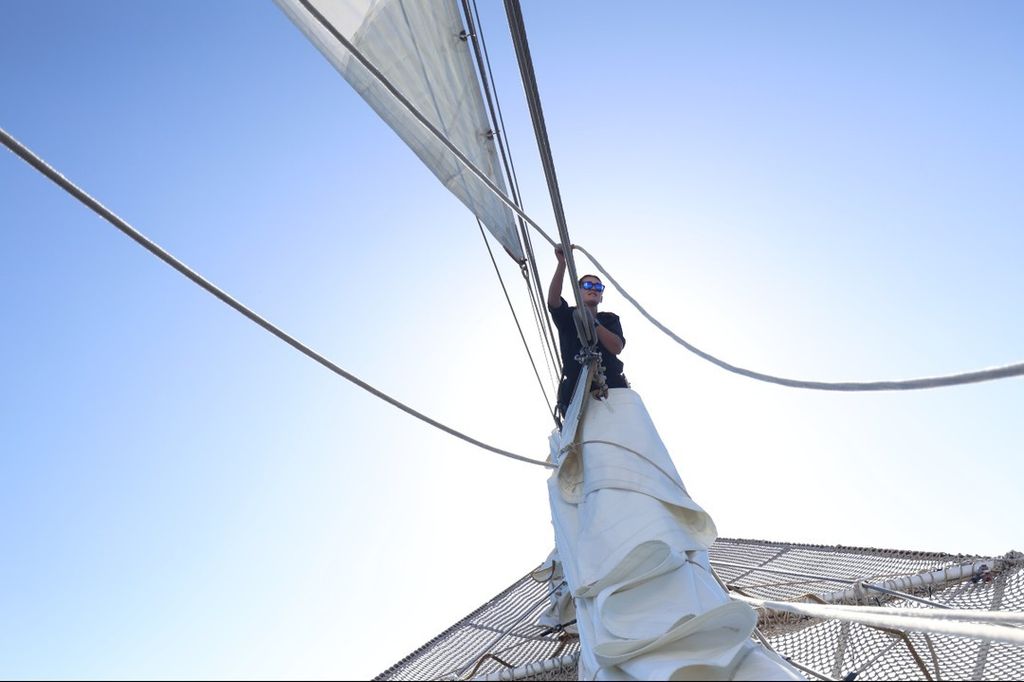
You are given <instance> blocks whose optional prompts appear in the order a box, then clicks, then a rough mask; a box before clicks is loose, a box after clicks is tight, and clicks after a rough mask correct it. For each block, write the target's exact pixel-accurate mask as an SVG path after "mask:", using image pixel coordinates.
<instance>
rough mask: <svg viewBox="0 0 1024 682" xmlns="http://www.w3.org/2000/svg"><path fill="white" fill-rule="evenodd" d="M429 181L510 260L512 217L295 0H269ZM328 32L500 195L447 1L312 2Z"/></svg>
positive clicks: (457, 22)
mask: <svg viewBox="0 0 1024 682" xmlns="http://www.w3.org/2000/svg"><path fill="white" fill-rule="evenodd" d="M275 2H276V3H277V5H278V6H279V7H280V8H281V9H282V10H284V12H285V13H286V14H287V15H288V17H289V18H290V19H291V20H292V22H294V23H295V25H296V26H298V27H299V29H301V30H302V32H303V33H305V34H306V37H307V38H309V40H310V41H311V42H312V43H313V44H314V45H316V47H317V48H318V49H319V50H320V52H322V53H323V55H324V56H325V57H327V59H328V60H330V62H331V63H332V64H333V65H334V67H335V68H336V69H337V70H338V71H339V72H340V73H341V75H342V76H344V77H345V80H347V81H348V82H349V84H351V85H352V87H353V88H355V90H356V92H358V93H359V94H360V95H361V96H362V97H363V99H365V100H366V101H367V103H369V105H370V106H371V107H373V109H374V111H376V112H377V114H378V115H379V116H380V117H381V118H382V119H384V121H385V122H386V123H387V124H388V125H389V126H391V128H392V129H393V130H394V131H395V132H396V133H398V136H399V137H401V138H402V140H403V141H404V142H405V143H406V144H407V145H409V147H410V148H411V149H412V150H413V151H414V152H415V153H416V155H417V156H418V157H419V158H420V159H421V160H422V161H423V163H425V164H426V165H427V167H428V168H430V170H431V171H433V173H434V175H436V176H437V177H438V179H439V180H440V181H441V182H442V184H444V186H445V187H447V188H448V189H449V190H450V191H451V192H452V193H453V194H454V195H455V196H456V197H458V198H459V199H460V200H461V201H462V203H463V204H465V205H466V207H467V208H469V210H471V211H472V212H473V213H474V214H475V215H476V216H477V217H478V218H479V219H480V221H481V222H482V223H483V224H484V225H485V226H486V227H487V228H488V230H489V231H490V232H491V234H492V235H494V237H495V239H497V240H498V241H499V243H501V245H502V246H503V247H504V248H505V250H506V251H507V252H508V253H509V255H511V256H512V257H513V258H515V259H516V260H518V261H522V260H523V258H524V257H523V251H522V248H521V246H520V243H519V239H518V236H517V234H516V228H515V219H514V216H513V213H512V211H511V210H510V209H509V208H508V206H506V205H505V204H504V203H503V202H502V201H501V200H500V199H498V198H497V197H496V196H495V195H494V193H493V192H492V191H491V190H490V189H489V188H488V187H487V186H486V185H485V184H484V183H483V182H482V181H481V180H480V179H479V178H477V177H476V176H475V175H473V174H472V173H471V172H470V171H468V170H467V169H466V168H465V167H463V165H462V163H461V162H460V161H459V160H458V158H457V157H456V156H455V155H454V154H453V153H452V152H451V151H450V150H449V149H447V148H446V147H445V146H444V145H443V144H442V143H441V142H440V141H439V140H438V139H437V138H436V137H435V136H434V135H433V134H432V133H431V132H430V131H429V130H427V129H426V128H425V127H424V126H423V125H422V124H421V123H420V122H419V121H417V120H416V118H415V117H414V116H413V115H412V114H411V113H409V111H408V110H407V109H406V108H405V106H403V105H402V104H401V103H400V102H399V101H398V100H397V99H395V97H394V96H393V95H392V94H391V93H390V92H388V91H387V89H386V88H385V87H384V86H383V85H382V84H381V83H380V81H379V80H378V79H377V78H375V77H374V76H373V74H371V73H370V72H369V71H368V70H367V69H366V68H365V67H364V66H363V65H362V64H361V63H360V62H359V61H358V60H356V59H355V58H354V57H352V55H351V54H350V53H349V52H348V50H346V49H345V47H344V46H343V45H342V44H341V43H339V42H338V40H337V39H336V38H335V37H334V36H332V35H331V34H330V33H329V32H328V31H327V29H326V28H324V27H323V26H322V25H321V24H320V22H319V21H317V19H316V18H315V17H314V16H313V15H312V14H310V13H309V12H308V11H307V10H306V9H305V7H303V6H302V4H300V3H299V1H298V0H275ZM310 4H311V5H313V6H314V7H316V9H317V11H318V12H320V13H321V14H322V15H323V16H324V17H325V18H326V19H327V20H328V21H329V22H330V23H331V25H332V26H334V28H335V29H336V30H337V31H338V32H339V33H341V34H342V35H343V36H345V38H346V39H348V40H349V41H351V42H352V44H353V45H354V46H355V47H356V49H358V50H359V52H361V53H362V54H363V55H364V56H365V57H366V58H367V59H368V60H369V61H370V63H371V64H373V65H374V67H376V68H377V69H378V70H379V71H380V72H381V73H382V74H384V76H385V78H387V80H388V81H389V82H390V83H391V84H392V85H394V86H395V87H396V88H397V89H398V90H399V91H400V92H401V93H402V95H403V96H404V97H405V98H406V99H408V100H409V102H411V103H412V104H413V105H414V106H415V107H416V109H417V110H418V111H419V112H420V113H422V114H423V115H424V116H425V117H426V118H427V120H429V121H430V122H431V123H432V124H433V125H434V126H436V127H437V128H438V130H440V131H441V132H443V133H444V135H445V136H446V137H447V138H448V139H449V140H450V141H451V142H452V143H453V144H454V145H455V147H456V148H457V149H459V151H460V152H462V153H463V154H464V155H465V156H466V157H467V158H468V159H469V160H470V161H472V162H473V164H474V165H475V166H476V167H477V168H478V169H480V170H481V171H483V173H484V174H485V175H487V177H488V178H489V179H490V180H491V181H492V182H493V183H494V184H495V185H497V186H498V187H499V188H501V189H502V191H503V192H505V194H506V196H507V195H508V192H507V191H505V188H506V185H505V182H504V180H503V178H502V175H501V173H500V171H499V168H500V166H499V165H498V164H499V160H498V153H497V148H496V146H495V142H494V140H493V139H492V136H491V135H489V132H490V127H491V126H490V123H489V122H488V118H487V113H486V110H485V109H484V102H483V97H482V95H481V91H480V85H479V82H478V79H477V75H476V71H475V70H474V66H473V60H472V56H471V54H470V51H469V44H468V42H467V41H466V40H463V39H462V38H460V36H459V34H460V32H462V31H463V25H462V20H461V17H460V15H459V10H458V7H457V6H456V4H455V0H311V1H310Z"/></svg>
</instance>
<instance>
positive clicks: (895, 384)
mask: <svg viewBox="0 0 1024 682" xmlns="http://www.w3.org/2000/svg"><path fill="white" fill-rule="evenodd" d="M298 1H299V3H300V4H301V5H302V6H303V7H305V8H306V10H307V11H308V12H309V13H310V14H311V15H312V16H313V17H314V18H315V19H316V20H317V21H318V22H320V24H321V25H322V26H323V27H324V28H325V29H326V30H327V31H328V32H329V33H330V34H331V35H332V36H334V37H335V39H337V40H338V41H339V42H340V43H341V44H342V45H343V46H344V47H345V49H347V50H348V51H349V52H350V53H351V54H352V56H353V57H354V58H355V59H356V60H357V61H358V62H359V63H360V64H362V65H363V66H364V67H366V69H367V70H368V71H369V72H370V73H371V74H372V75H373V76H374V78H376V79H377V80H378V81H379V82H380V83H381V85H382V86H383V87H384V88H385V89H386V90H388V92H390V93H391V94H392V95H393V96H394V97H395V99H396V100H397V101H398V102H399V103H400V104H402V106H403V107H405V108H406V110H408V111H409V113H410V114H412V115H413V117H414V118H416V120H417V121H419V122H420V124H421V125H423V126H424V127H425V128H426V129H427V130H428V131H429V132H430V133H431V134H432V135H433V136H434V137H435V138H437V140H438V141H440V142H441V143H442V144H443V145H444V146H445V148H447V149H448V151H450V152H452V154H454V155H455V157H456V158H457V159H458V160H459V162H460V163H462V164H463V166H465V167H466V168H467V169H468V170H469V171H470V172H471V173H473V175H474V176H476V177H477V179H479V180H480V181H481V182H483V183H484V184H485V185H486V186H487V188H488V189H489V190H491V192H493V193H494V195H495V196H496V197H497V198H498V199H499V200H500V201H501V202H502V203H504V204H505V205H506V206H508V207H509V208H510V209H511V210H512V211H513V212H514V213H515V214H516V215H518V216H519V217H521V218H522V219H523V220H524V221H525V222H526V223H527V224H529V225H530V226H531V227H533V228H534V229H535V230H537V232H538V233H540V235H541V236H542V237H544V239H545V240H547V242H548V243H549V244H551V246H556V242H555V240H554V239H552V238H551V237H550V236H549V235H548V234H547V232H545V231H544V229H543V228H542V227H541V226H540V225H538V224H537V222H536V221H535V220H533V219H532V218H530V217H529V216H528V215H526V213H525V212H524V211H523V210H522V209H521V208H519V207H518V206H516V204H515V202H513V201H512V200H511V199H509V198H508V196H506V195H505V193H504V192H502V191H501V189H500V188H499V187H498V186H497V185H495V184H494V182H493V181H491V179H490V178H488V177H487V175H486V174H485V173H484V172H483V171H481V170H480V169H479V168H477V166H476V165H475V164H474V163H473V162H472V161H470V160H469V159H468V158H466V155H465V154H463V153H462V152H461V151H459V149H458V147H456V146H455V145H454V144H452V142H451V141H450V140H448V139H447V138H446V137H445V136H444V134H443V133H441V132H440V131H439V130H438V129H437V127H436V126H434V125H433V124H432V123H431V122H430V121H429V120H427V119H426V117H425V116H424V115H423V114H422V113H420V112H419V111H418V110H417V109H416V107H415V106H413V105H412V104H411V103H410V102H409V100H408V99H407V98H406V97H405V96H404V95H402V93H401V92H399V91H398V89H397V88H395V86H394V85H392V84H391V82H390V81H388V79H387V78H386V77H385V76H384V75H383V74H382V73H381V72H380V71H379V70H378V69H377V68H376V67H375V66H374V65H373V64H372V63H371V62H370V61H369V60H368V59H367V58H366V57H365V56H364V55H363V54H362V52H360V51H359V50H358V49H357V48H356V47H355V46H354V45H353V44H352V43H351V42H350V41H349V40H348V39H347V38H345V36H343V35H341V33H339V32H338V30H337V29H336V28H334V26H333V25H332V24H331V23H330V22H329V21H327V19H326V18H324V16H323V15H322V14H320V12H318V11H317V10H316V8H315V7H313V6H311V5H310V4H309V0H298ZM566 248H567V247H566V246H565V245H563V249H566ZM575 248H576V249H577V250H579V251H582V252H583V253H584V254H585V255H586V256H587V257H588V258H589V259H590V260H591V262H593V263H594V266H595V267H597V269H598V270H599V271H600V272H601V273H602V274H603V275H604V276H605V277H607V278H608V280H609V281H610V282H611V283H612V285H613V286H615V288H616V289H617V290H618V291H619V293H621V294H622V295H623V296H624V297H625V298H626V300H628V301H629V302H630V303H632V304H633V306H634V307H636V309H637V310H639V311H640V313H641V314H642V315H643V316H644V317H646V318H647V319H648V320H649V321H650V322H651V323H652V324H654V326H656V327H658V329H660V330H661V331H663V332H664V333H665V334H667V335H668V336H669V337H671V338H672V339H673V340H675V341H676V342H677V343H679V344H680V345H682V346H683V347H684V348H686V349H687V350H689V351H690V352H692V353H694V354H695V355H698V356H699V357H701V358H703V359H705V360H707V361H708V362H711V363H712V364H715V365H718V366H719V367H721V368H722V369H725V370H728V371H730V372H733V373H735V374H739V375H741V376H746V377H748V378H751V379H756V380H758V381H764V382H767V383H774V384H779V385H781V386H789V387H791V388H805V389H813V390H822V391H891V390H916V389H925V388H939V387H943V386H955V385H961V384H970V383H979V382H982V381H992V380H995V379H1005V378H1009V377H1015V376H1021V375H1024V363H1018V364H1014V365H1006V366H1003V367H994V368H990V369H986V370H979V371H975V372H966V373H963V374H955V375H949V376H939V377H931V378H924V379H910V380H905V381H872V382H823V381H803V380H797V379H786V378H783V377H776V376H772V375H770V374H763V373H761V372H755V371H753V370H749V369H744V368H742V367H736V366H734V365H731V364H729V363H727V362H725V361H724V360H719V359H718V358H716V357H714V356H713V355H711V354H709V353H706V352H704V351H702V350H700V349H699V348H697V347H696V346H693V345H692V344H690V343H687V342H686V341H684V340H683V339H682V338H680V337H679V336H678V335H676V334H675V332H673V331H672V330H671V329H669V328H668V327H666V326H665V325H663V324H662V323H661V322H659V321H658V320H656V319H655V318H654V317H653V316H652V315H651V314H650V313H648V312H647V311H646V310H645V309H644V308H643V306H641V305H640V304H639V303H638V302H637V301H636V299H634V298H633V297H632V296H630V295H629V294H628V293H626V291H625V290H624V289H623V288H622V286H621V285H619V283H618V282H616V281H615V279H614V278H613V277H612V276H611V275H610V274H608V271H607V270H605V269H604V268H603V267H601V264H600V263H598V262H597V260H596V259H595V258H594V257H593V256H592V255H591V254H590V253H589V252H587V251H586V250H585V249H584V248H583V247H581V246H576V247H575ZM567 253H568V254H569V255H567V259H569V260H567V262H571V254H572V248H571V246H570V247H569V248H568V249H567ZM574 291H575V292H576V293H577V294H578V291H577V290H576V288H575V287H574Z"/></svg>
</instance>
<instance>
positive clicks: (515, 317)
mask: <svg viewBox="0 0 1024 682" xmlns="http://www.w3.org/2000/svg"><path fill="white" fill-rule="evenodd" d="M476 224H477V227H479V228H480V236H481V237H482V238H483V240H484V246H486V247H487V255H488V256H490V257H491V263H493V264H494V274H496V275H497V276H498V282H499V283H500V284H501V291H502V292H503V293H504V294H505V300H506V301H508V309H509V310H510V311H511V312H512V319H513V320H515V322H516V329H518V330H519V338H520V339H522V340H523V348H525V349H526V356H527V357H528V358H530V366H531V367H533V373H534V375H535V376H536V377H537V384H539V385H540V392H541V394H542V395H543V396H544V404H545V405H547V407H548V413H549V414H551V416H552V418H554V414H553V413H554V408H553V407H552V406H551V399H550V398H548V392H547V391H546V390H544V380H543V379H541V378H540V372H539V371H538V370H537V363H536V362H534V361H533V353H531V352H530V345H529V344H528V343H526V335H525V334H523V328H522V326H521V325H520V324H519V316H518V315H516V309H515V308H514V307H513V306H512V299H511V298H510V297H509V295H508V289H506V288H505V280H504V279H502V277H501V270H499V269H498V261H496V260H495V259H494V252H493V251H491V244H490V242H488V241H487V233H486V232H484V226H483V223H481V222H480V219H479V218H477V219H476ZM555 425H556V426H557V425H558V420H557V419H556V420H555Z"/></svg>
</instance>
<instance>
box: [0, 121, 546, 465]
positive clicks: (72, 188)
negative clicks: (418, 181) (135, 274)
mask: <svg viewBox="0 0 1024 682" xmlns="http://www.w3.org/2000/svg"><path fill="white" fill-rule="evenodd" d="M0 142H3V144H4V145H5V146H6V147H7V148H8V149H10V150H11V151H12V152H14V153H15V154H17V155H18V156H20V157H21V158H22V159H23V160H24V161H25V162H27V163H28V164H29V165H30V166H32V167H33V168H35V169H36V170H38V171H39V172H40V173H42V174H43V175H45V176H46V177H47V178H49V179H50V180H52V181H53V182H54V183H55V184H56V185H57V186H59V187H60V188H61V189H63V190H64V191H65V192H67V193H68V194H70V195H71V196H73V197H74V198H76V199H78V200H79V201H80V202H81V203H83V204H85V205H86V206H87V207H88V208H90V209H92V211H93V212H94V213H96V214H97V215H99V216H100V217H102V218H103V219H104V220H106V221H107V222H109V223H110V224H111V225H113V226H114V227H116V228H117V229H119V230H120V231H121V232H123V233H124V234H125V235H127V236H128V237H130V238H131V239H133V240H134V241H135V242H137V243H138V244H139V245H141V246H142V247H143V248H144V249H146V250H147V251H149V252H150V253H152V254H153V255H154V256H156V257H157V258H159V259H160V260H162V261H164V262H165V263H167V264H168V265H170V266H171V267H172V268H174V269H175V270H177V271H178V272H180V273H181V274H182V275H184V276H185V277H187V278H188V279H190V280H192V281H193V282H194V283H195V284H197V285H198V286H199V287H200V288H202V289H205V290H206V291H207V292H208V293H210V294H213V295H214V296H216V297H217V298H219V299H220V300H221V301H222V302H224V303H226V304H227V305H228V306H230V307H231V308H234V309H235V310H236V311H238V312H239V313H241V314H242V315H244V316H245V317H247V318H249V319H250V320H251V321H253V322H255V323H256V324H258V325H259V326H261V327H263V328H264V329H266V330H267V331H268V332H270V333H271V334H273V335H274V336H276V337H277V338H279V339H281V340H282V341H284V342H285V343H287V344H288V345H290V346H292V347H293V348H295V349H296V350H298V351H299V352H301V353H302V354H304V355H306V356H308V357H310V358H312V359H313V360H316V361H317V362H318V363H320V364H321V365H323V366H324V367H326V368H327V369H329V370H331V371H332V372H334V373H335V374H337V375H339V376H341V377H342V378H344V379H347V380H349V381H351V382H352V383H354V384H355V385H357V386H359V387H360V388H362V389H363V390H365V391H367V392H369V393H371V394H373V395H375V396H376V397H378V398H380V399H381V400H383V401H385V402H388V403H390V404H392V405H394V406H395V407H397V408H398V409H400V410H402V411H403V412H405V413H406V414H409V415H412V416H413V417H416V418H417V419H419V420H421V421H424V422H426V423H427V424H430V425H431V426H433V427H435V428H437V429H440V430H441V431H444V432H445V433H447V434H449V435H452V436H455V437H456V438H459V439H461V440H464V441H466V442H467V443H470V444H472V445H476V446H477V447H479V448H483V449H484V450H488V451H490V452H493V453H495V454H498V455H502V456H504V457H510V458H512V459H518V460H520V461H523V462H529V463H530V464H536V465H538V466H542V467H546V468H549V469H553V468H555V466H554V465H553V464H550V463H548V462H543V461H541V460H536V459H531V458H529V457H524V456H523V455H517V454H515V453H514V452H509V451H508V450H502V449H501V448H496V447H494V446H493V445H488V444H487V443H484V442H482V441H479V440H477V439H475V438H472V437H470V436H467V435H465V434H463V433H461V432H459V431H456V430H455V429H453V428H451V427H449V426H445V425H444V424H442V423H441V422H439V421H436V420H434V419H431V418H430V417H428V416H427V415H425V414H423V413H422V412H418V411H417V410H414V409H413V408H411V407H408V406H407V405H404V404H402V403H401V402H399V401H397V400H395V399H394V398H392V397H391V396H389V395H387V394H386V393H383V392H382V391H379V390H377V389H376V388H374V387H373V386H371V385H370V384H368V383H366V382H365V381H363V380H361V379H359V378H358V377H356V376H355V375H353V374H350V373H349V372H346V371H345V370H344V369H342V368H341V367H339V366H338V365H336V364H334V363H333V362H331V361H330V360H328V359H327V358H325V357H324V356H322V355H320V354H319V353H317V352H316V351H314V350H312V349H311V348H309V347H308V346H306V345H305V344H303V343H302V342H300V341H298V340H297V339H295V338H293V337H292V336H289V335H288V334H286V333H285V332H284V331H282V330H281V329H279V328H277V327H276V326H274V325H273V324H271V323H270V322H268V321H267V320H265V319H263V318H262V317H260V316H259V315H257V314H256V313H254V312H253V311H251V310H249V309H248V308H247V307H245V306H244V305H242V304H241V303H239V302H238V301H236V300H235V299H234V298H232V297H231V296H230V295H229V294H227V293H226V292H225V291H223V290H222V289H219V288H218V287H217V286H216V285H214V284H213V283H212V282H210V281H209V280H207V279H205V278H203V277H202V275H200V274H199V273H197V272H195V271H194V270H192V269H191V268H189V267H188V266H187V265H185V264H184V263H183V262H181V261H180V260H178V259H177V258H175V257H174V256H172V255H171V254H170V253H168V252H167V251H165V250H164V249H163V248H161V247H160V246H158V245H157V244H156V243H155V242H153V241H152V240H150V239H149V238H148V237H146V236H145V235H144V234H142V233H141V232H139V231H138V230H136V229H135V228H134V227H132V226H131V225H129V224H128V223H126V222H125V221H124V220H122V219H121V218H120V217H118V216H117V215H116V214H114V213H113V212H112V211H110V210H109V209H108V208H107V207H106V206H104V205H103V204H101V203H100V202H99V201H97V200H96V199H93V198H92V197H91V196H89V194H87V193H86V192H85V191H84V190H82V189H80V188H79V187H78V186H77V185H75V184H74V183H72V182H71V181H70V180H68V179H67V178H66V177H64V176H63V175H61V174H60V173H59V172H58V171H57V170H56V169H54V168H53V167H52V166H50V165H49V164H48V163H46V162H45V161H43V160H42V159H41V158H39V157H38V156H36V155H35V154H34V153H33V152H32V151H31V150H29V149H28V148H27V147H25V146H24V145H23V144H21V143H20V142H18V141H17V140H16V139H14V138H13V137H12V136H11V135H10V134H8V133H7V131H6V130H4V129H3V128H0Z"/></svg>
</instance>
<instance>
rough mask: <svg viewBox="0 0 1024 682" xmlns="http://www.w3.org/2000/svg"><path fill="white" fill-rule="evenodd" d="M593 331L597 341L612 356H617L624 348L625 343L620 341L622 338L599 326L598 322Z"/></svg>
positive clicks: (601, 325)
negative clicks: (595, 333)
mask: <svg viewBox="0 0 1024 682" xmlns="http://www.w3.org/2000/svg"><path fill="white" fill-rule="evenodd" d="M595 331H597V340H598V341H600V342H601V345H602V346H604V347H605V349H606V350H607V351H608V352H609V353H611V354H612V355H618V354H619V353H621V352H622V349H623V348H625V346H626V342H625V341H623V340H622V337H621V336H619V335H618V334H616V333H615V332H613V331H612V330H611V329H609V328H608V327H606V326H604V325H603V324H601V322H600V321H598V322H597V326H596V327H595Z"/></svg>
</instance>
